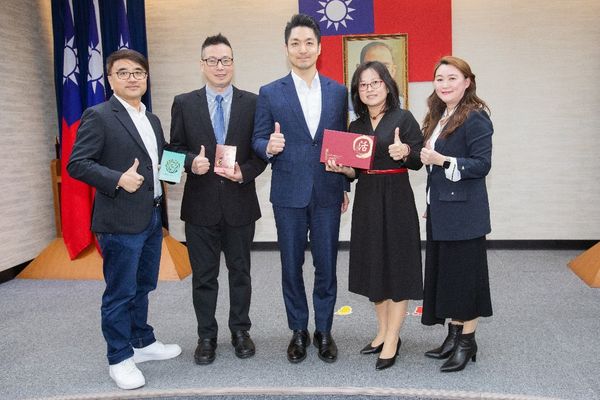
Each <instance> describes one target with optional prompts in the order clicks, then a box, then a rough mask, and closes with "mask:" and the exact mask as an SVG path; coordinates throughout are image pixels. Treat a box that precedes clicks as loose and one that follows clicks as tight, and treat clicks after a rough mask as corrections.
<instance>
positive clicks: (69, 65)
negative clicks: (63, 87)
mask: <svg viewBox="0 0 600 400" xmlns="http://www.w3.org/2000/svg"><path fill="white" fill-rule="evenodd" d="M74 41H75V36H72V37H71V38H70V39H69V40H66V41H65V47H64V53H63V59H64V63H63V84H64V83H65V82H66V81H67V79H70V80H71V81H73V83H74V84H76V85H77V75H75V74H78V73H79V63H78V62H77V49H76V48H75V45H74V43H73V42H74Z"/></svg>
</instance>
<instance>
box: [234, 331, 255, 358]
mask: <svg viewBox="0 0 600 400" xmlns="http://www.w3.org/2000/svg"><path fill="white" fill-rule="evenodd" d="M231 344H232V345H233V347H234V349H235V355H236V356H238V357H239V358H248V357H252V356H253V355H254V353H255V352H256V348H255V347H254V342H253V341H252V339H251V338H250V334H249V333H248V331H235V332H231Z"/></svg>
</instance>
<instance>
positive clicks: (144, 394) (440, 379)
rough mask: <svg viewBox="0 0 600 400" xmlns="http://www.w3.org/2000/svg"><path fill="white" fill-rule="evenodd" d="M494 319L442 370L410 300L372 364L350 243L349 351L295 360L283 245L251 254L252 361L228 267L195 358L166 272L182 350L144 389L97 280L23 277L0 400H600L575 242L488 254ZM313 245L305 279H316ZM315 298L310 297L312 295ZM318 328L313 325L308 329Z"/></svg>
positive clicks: (154, 310)
mask: <svg viewBox="0 0 600 400" xmlns="http://www.w3.org/2000/svg"><path fill="white" fill-rule="evenodd" d="M488 254H489V265H490V282H491V288H492V303H493V307H494V316H493V317H491V318H486V319H483V320H481V322H480V325H479V328H478V330H477V343H478V345H479V352H478V354H477V362H476V363H470V364H469V365H468V366H467V368H466V369H465V370H464V371H462V372H460V373H452V374H442V373H440V372H439V370H438V368H439V366H440V365H441V363H440V362H439V361H437V360H431V359H428V358H426V357H424V356H423V353H424V352H425V351H426V350H429V349H430V348H433V347H436V346H437V345H439V343H440V342H441V340H443V338H444V336H445V328H442V327H440V326H437V327H425V326H422V325H421V323H420V318H419V315H418V307H419V306H420V302H411V303H410V305H409V310H410V313H409V315H408V316H407V318H406V321H405V324H404V327H403V329H402V332H401V337H402V348H401V350H400V355H399V358H398V360H397V362H396V365H394V366H393V367H392V368H390V369H387V370H385V371H375V360H376V356H363V355H360V354H359V353H358V350H359V349H361V348H362V347H363V346H364V345H365V344H366V343H367V342H369V341H370V340H371V339H372V337H373V335H374V334H375V330H376V319H375V314H374V308H373V305H372V304H371V303H369V301H368V300H367V299H366V298H363V297H361V296H357V295H354V294H352V293H349V292H348V290H347V287H348V281H347V276H348V252H347V251H341V252H340V254H339V258H338V300H337V305H336V309H337V308H341V307H342V306H350V307H352V313H351V314H348V315H340V316H335V319H334V327H333V335H334V337H335V339H336V342H337V344H338V348H339V350H340V354H339V359H338V360H337V362H335V363H333V364H326V363H323V362H322V361H321V360H319V359H318V357H317V353H316V349H315V348H314V347H311V348H310V349H309V353H308V357H307V359H306V360H305V361H304V362H302V363H300V364H297V365H292V364H290V363H289V362H288V361H287V359H286V355H285V351H286V348H287V344H288V341H289V338H290V332H289V330H288V329H287V322H286V318H285V311H284V306H283V299H282V295H281V275H280V262H279V254H278V253H277V252H274V251H255V252H253V256H252V257H253V259H252V262H253V265H252V279H253V297H252V306H251V318H252V321H253V327H252V330H251V335H252V338H253V339H254V341H255V343H256V347H257V353H256V355H255V356H254V357H252V358H249V359H244V360H240V359H238V358H236V357H235V355H234V353H233V348H232V346H231V344H230V337H229V332H228V328H227V316H228V313H229V300H228V293H227V292H228V291H227V288H228V283H227V269H226V267H225V266H224V265H222V267H221V276H220V286H221V290H220V293H219V303H218V308H217V320H218V322H219V325H220V331H219V337H218V348H217V359H216V361H215V362H214V363H213V364H211V365H208V366H198V365H195V364H194V362H193V353H194V349H195V346H196V340H197V337H196V321H195V315H194V311H193V307H192V300H191V277H188V278H186V279H184V280H183V281H180V282H159V285H158V289H157V290H156V291H154V292H153V293H152V294H151V297H150V316H149V321H150V323H151V324H152V325H153V326H154V328H155V333H156V336H157V338H158V339H159V340H161V341H163V342H166V343H178V344H179V345H181V347H182V348H183V353H182V355H180V356H179V357H177V358H175V359H173V360H168V361H161V362H147V363H143V364H140V366H139V367H140V369H141V370H142V371H143V373H144V375H145V377H146V381H147V383H146V386H145V387H143V388H141V389H139V390H135V391H121V390H119V389H118V388H117V387H116V386H115V385H114V383H113V382H112V380H111V379H110V378H109V376H108V365H107V362H106V358H105V351H106V348H105V343H104V340H103V337H102V334H101V331H100V311H99V308H100V298H101V295H102V291H103V289H104V284H103V282H101V281H35V280H23V279H15V280H12V281H9V282H6V283H4V284H2V285H0V399H56V400H58V399H69V400H71V399H96V398H98V399H127V398H131V399H156V398H160V399H171V400H175V399H192V398H195V399H204V398H215V396H216V397H217V398H218V399H220V400H224V399H240V398H248V399H261V400H264V399H298V398H316V399H327V400H337V399H341V398H352V399H359V398H368V399H372V400H378V399H390V398H395V399H412V400H417V399H419V400H426V399H489V400H491V399H527V400H534V399H539V400H541V399H543V400H547V399H562V400H567V399H568V400H571V399H572V400H599V399H600V379H599V378H598V377H600V290H599V289H592V288H589V287H588V286H586V285H585V283H583V282H582V281H581V280H580V279H579V278H578V277H577V276H576V275H574V274H573V273H572V272H571V271H570V270H569V269H568V268H567V266H566V264H567V262H568V261H569V260H571V259H573V258H574V257H575V256H577V255H578V254H579V252H578V251H567V250H552V251H537V250H536V251H532V250H529V251H525V250H518V251H517V250H490V251H489V253H488ZM312 271H313V268H312V259H311V257H310V254H308V253H307V256H306V264H305V280H306V287H307V288H309V290H310V289H311V288H312ZM309 302H310V295H309ZM310 329H311V330H312V329H313V325H311V327H310Z"/></svg>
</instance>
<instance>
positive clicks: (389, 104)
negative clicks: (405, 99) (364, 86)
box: [350, 61, 400, 118]
mask: <svg viewBox="0 0 600 400" xmlns="http://www.w3.org/2000/svg"><path fill="white" fill-rule="evenodd" d="M368 69H372V70H373V71H375V72H377V75H379V78H380V79H381V80H382V81H383V83H384V84H385V86H386V87H387V90H388V94H387V97H386V98H385V110H386V111H388V110H392V109H395V108H399V107H400V101H399V100H398V93H399V91H398V84H397V83H396V81H395V80H394V78H392V76H391V75H390V72H389V71H388V69H387V68H386V67H385V65H383V64H382V63H380V62H379V61H370V62H368V63H364V64H360V65H359V66H358V68H356V71H354V75H352V83H351V84H350V95H351V96H352V105H353V106H354V113H355V114H356V115H358V117H359V118H368V117H369V109H368V108H367V105H366V104H365V103H363V102H362V101H361V100H360V95H359V93H358V84H359V83H360V76H361V75H362V73H363V72H364V71H366V70H368Z"/></svg>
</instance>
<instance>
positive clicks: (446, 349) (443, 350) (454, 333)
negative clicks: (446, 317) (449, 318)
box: [425, 323, 463, 360]
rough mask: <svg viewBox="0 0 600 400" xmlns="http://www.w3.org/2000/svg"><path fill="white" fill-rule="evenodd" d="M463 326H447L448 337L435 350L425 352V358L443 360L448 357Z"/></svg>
mask: <svg viewBox="0 0 600 400" xmlns="http://www.w3.org/2000/svg"><path fill="white" fill-rule="evenodd" d="M462 329H463V326H462V325H458V324H450V323H449V324H448V336H446V339H444V343H442V345H441V346H440V347H438V348H436V349H433V350H429V351H427V352H425V357H429V358H436V359H438V360H443V359H446V358H448V357H450V354H452V351H454V348H455V347H456V343H458V337H459V336H460V334H461V333H462Z"/></svg>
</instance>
